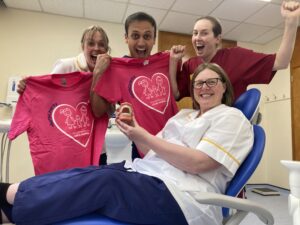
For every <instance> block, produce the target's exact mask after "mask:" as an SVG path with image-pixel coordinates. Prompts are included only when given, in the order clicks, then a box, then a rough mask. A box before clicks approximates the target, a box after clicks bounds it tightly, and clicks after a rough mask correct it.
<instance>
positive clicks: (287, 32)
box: [273, 17, 298, 71]
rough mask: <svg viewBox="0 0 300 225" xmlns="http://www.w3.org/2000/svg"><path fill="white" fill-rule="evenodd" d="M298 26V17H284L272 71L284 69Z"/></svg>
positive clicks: (289, 58) (287, 62) (291, 51)
mask: <svg viewBox="0 0 300 225" xmlns="http://www.w3.org/2000/svg"><path fill="white" fill-rule="evenodd" d="M297 28H298V17H294V18H286V20H285V28H284V33H283V36H282V41H281V44H280V46H279V49H278V52H277V54H276V58H275V62H274V66H273V71H276V70H280V69H286V68H287V67H288V65H289V63H290V61H291V59H292V55H293V50H294V46H295V41H296V35H297Z"/></svg>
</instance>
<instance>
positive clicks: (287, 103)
mask: <svg viewBox="0 0 300 225" xmlns="http://www.w3.org/2000/svg"><path fill="white" fill-rule="evenodd" d="M280 41H281V38H279V39H276V40H274V41H272V42H271V43H269V44H267V45H265V46H259V45H251V44H249V43H238V44H239V45H240V46H243V47H246V48H250V49H253V50H256V51H260V52H265V53H273V52H276V51H277V49H278V47H279V44H280ZM251 86H253V87H257V88H259V89H260V90H261V91H262V98H261V107H260V111H261V113H262V124H261V125H262V126H263V127H264V129H265V131H266V136H267V142H266V149H265V153H264V156H263V160H262V162H261V163H260V165H259V168H258V169H257V171H256V173H255V174H254V176H253V177H252V178H251V180H250V182H249V183H269V184H273V185H276V186H280V187H284V188H288V187H289V186H288V171H287V170H286V169H285V168H284V167H283V166H282V165H281V164H280V160H282V159H286V160H292V140H291V137H292V134H291V100H290V68H288V69H285V70H281V71H278V72H277V73H276V75H275V77H274V78H273V80H272V81H271V83H270V84H269V85H251Z"/></svg>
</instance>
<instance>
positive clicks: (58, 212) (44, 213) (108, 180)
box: [12, 163, 187, 225]
mask: <svg viewBox="0 0 300 225" xmlns="http://www.w3.org/2000/svg"><path fill="white" fill-rule="evenodd" d="M92 212H97V213H99V214H101V215H105V216H108V217H111V218H114V219H117V220H120V221H124V222H131V223H137V224H153V225H154V224H157V225H176V224H178V225H187V222H186V220H185V217H184V215H183V213H182V211H181V209H180V207H179V205H178V204H177V202H176V201H175V199H174V198H173V196H172V195H171V193H170V192H169V190H168V188H167V187H166V186H165V184H164V183H163V181H161V180H160V179H158V178H155V177H151V176H147V175H144V174H140V173H136V172H128V171H127V170H126V169H125V168H124V163H117V164H112V165H107V166H100V167H96V166H91V167H87V168H76V169H71V170H64V171H59V172H54V173H49V174H46V175H40V176H36V177H33V178H30V179H28V180H26V181H24V182H22V183H21V184H20V187H19V191H18V192H17V194H16V198H15V202H14V206H13V212H12V214H13V220H14V222H15V223H16V224H20V225H43V224H51V223H54V222H58V221H63V220H66V219H70V218H73V217H78V216H81V215H85V214H89V213H92Z"/></svg>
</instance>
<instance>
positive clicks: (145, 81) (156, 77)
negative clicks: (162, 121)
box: [132, 73, 170, 114]
mask: <svg viewBox="0 0 300 225" xmlns="http://www.w3.org/2000/svg"><path fill="white" fill-rule="evenodd" d="M132 92H133V94H134V96H135V97H136V98H137V99H138V100H139V101H140V102H141V103H142V104H143V105H145V106H147V107H148V108H150V109H153V110H155V111H157V112H159V113H161V114H164V113H165V111H166V108H167V106H168V104H169V99H170V84H169V80H168V78H167V76H166V75H164V74H163V73H155V74H153V75H152V77H151V79H150V78H148V77H146V76H139V77H137V78H136V79H135V80H134V81H133V82H132Z"/></svg>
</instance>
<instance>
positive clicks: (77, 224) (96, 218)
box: [54, 88, 274, 225]
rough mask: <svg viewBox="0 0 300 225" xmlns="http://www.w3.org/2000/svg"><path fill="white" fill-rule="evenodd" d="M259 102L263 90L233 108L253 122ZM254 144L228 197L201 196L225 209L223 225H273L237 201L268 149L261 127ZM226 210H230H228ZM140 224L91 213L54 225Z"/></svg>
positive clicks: (255, 208)
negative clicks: (253, 223) (246, 223)
mask: <svg viewBox="0 0 300 225" xmlns="http://www.w3.org/2000/svg"><path fill="white" fill-rule="evenodd" d="M259 100H260V91H259V90H258V89H255V88H253V89H249V90H248V91H246V92H245V93H244V94H242V95H241V96H240V97H239V98H238V99H237V100H236V102H235V104H234V107H236V108H238V109H240V110H241V111H242V112H243V113H244V115H245V116H246V117H247V118H248V119H249V120H250V121H252V119H253V118H254V116H255V114H256V113H257V111H258V105H259ZM253 130H254V144H253V147H252V150H251V152H250V153H249V155H248V156H247V158H246V159H245V161H244V162H243V164H242V165H241V166H240V168H239V169H238V171H237V173H236V174H235V176H234V178H233V179H232V180H231V182H230V184H229V186H228V188H227V190H226V193H225V195H222V194H216V193H203V196H200V197H198V199H197V201H199V202H200V203H203V204H210V205H217V206H220V207H223V208H222V213H223V218H224V221H223V224H226V225H234V224H240V222H241V221H242V220H243V219H244V218H245V217H246V215H247V214H248V213H249V212H251V213H254V214H255V215H257V216H258V217H259V218H260V220H261V221H262V222H263V223H265V224H274V218H273V216H272V214H271V213H270V212H269V211H268V210H267V209H265V208H263V207H262V206H260V205H258V204H256V203H255V202H252V201H250V200H247V199H240V198H236V196H237V195H238V193H239V192H240V191H241V190H242V189H243V187H244V186H245V185H246V183H247V181H248V180H249V178H250V177H251V175H252V174H253V172H254V171H255V169H256V167H257V166H258V164H259V162H260V160H261V158H262V155H263V151H264V147H265V132H264V130H263V128H261V127H260V126H258V125H253ZM226 207H227V208H226ZM229 208H230V209H235V211H236V212H234V213H229V212H230V211H229ZM96 224H97V225H137V224H131V223H125V222H120V221H116V220H114V219H110V218H107V217H105V216H101V215H99V214H89V215H86V216H82V217H78V218H74V219H69V220H66V221H63V222H59V223H56V224H54V225H96Z"/></svg>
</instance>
